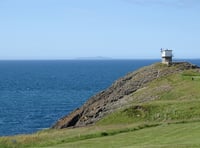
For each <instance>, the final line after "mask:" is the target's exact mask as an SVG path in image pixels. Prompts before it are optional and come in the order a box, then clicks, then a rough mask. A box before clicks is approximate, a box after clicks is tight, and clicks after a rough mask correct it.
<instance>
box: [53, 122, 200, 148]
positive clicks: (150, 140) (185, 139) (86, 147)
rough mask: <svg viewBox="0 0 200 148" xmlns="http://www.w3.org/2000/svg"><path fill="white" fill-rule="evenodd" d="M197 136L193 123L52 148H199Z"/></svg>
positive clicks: (196, 125) (199, 132) (199, 128)
mask: <svg viewBox="0 0 200 148" xmlns="http://www.w3.org/2000/svg"><path fill="white" fill-rule="evenodd" d="M199 136H200V124H199V123H195V122H194V123H185V124H170V125H162V126H157V127H151V128H144V129H141V130H136V131H131V132H126V133H121V134H117V135H113V136H105V137H99V138H93V139H87V140H83V141H77V142H73V143H67V144H61V145H57V146H53V147H52V148H61V147H66V148H67V147H69V148H73V147H74V148H75V147H76V148H79V147H80V148H90V147H91V148H92V147H95V148H102V147H104V148H111V147H115V148H117V147H134V148H172V147H173V148H188V147H190V148H197V147H200V141H199ZM49 148H51V147H49Z"/></svg>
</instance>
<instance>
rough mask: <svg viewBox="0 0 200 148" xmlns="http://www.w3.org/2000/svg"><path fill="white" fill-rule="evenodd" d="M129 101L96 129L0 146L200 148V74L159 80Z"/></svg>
mask: <svg viewBox="0 0 200 148" xmlns="http://www.w3.org/2000/svg"><path fill="white" fill-rule="evenodd" d="M131 97H133V98H134V99H133V101H132V102H130V104H131V105H130V106H129V107H127V108H123V109H121V110H118V111H116V112H114V113H112V114H110V115H108V116H106V117H105V118H103V119H102V120H100V121H99V122H98V123H96V125H93V126H89V127H83V128H75V129H63V130H52V129H47V130H43V131H40V132H37V133H35V134H31V135H18V136H11V137H1V138H0V148H23V147H49V148H50V147H51V148H57V147H58V148H60V147H70V148H71V147H77V148H78V147H83V148H84V147H87V148H88V147H95V148H98V147H101V148H102V147H136V148H137V147H138V148H140V147H141V148H142V147H144V148H149V147H150V148H151V147H152V148H191V147H194V148H195V147H200V140H199V137H200V74H199V72H197V71H196V70H187V71H184V72H183V73H180V74H173V75H170V76H168V77H165V78H158V79H157V80H155V81H152V82H151V83H150V84H148V85H147V86H145V88H143V89H141V90H139V91H136V92H135V93H133V94H132V95H131ZM146 97H147V98H148V99H146ZM144 100H148V101H144Z"/></svg>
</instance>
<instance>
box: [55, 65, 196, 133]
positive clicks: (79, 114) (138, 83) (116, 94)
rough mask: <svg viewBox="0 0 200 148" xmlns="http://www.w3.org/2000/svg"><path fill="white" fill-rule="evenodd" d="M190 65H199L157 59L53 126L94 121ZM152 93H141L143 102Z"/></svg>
mask: <svg viewBox="0 0 200 148" xmlns="http://www.w3.org/2000/svg"><path fill="white" fill-rule="evenodd" d="M188 69H198V70H199V68H198V67H197V66H195V65H192V64H190V63H187V62H180V63H173V64H171V65H170V66H167V65H163V64H161V63H156V64H153V65H150V66H147V67H143V68H141V69H139V70H137V71H135V72H131V73H129V74H127V75H126V76H124V77H123V78H120V79H119V80H117V81H116V82H114V83H113V85H111V86H110V87H109V88H108V89H106V90H105V91H102V92H100V93H98V94H96V95H95V96H93V97H91V98H90V99H89V100H88V101H87V102H86V103H85V104H84V105H83V106H81V107H80V108H77V109H76V110H74V111H73V112H72V113H70V114H69V115H67V116H65V117H63V118H61V119H60V120H59V121H57V123H56V124H55V125H53V126H52V128H56V129H61V128H67V127H79V126H86V125H90V124H94V123H95V122H97V121H98V120H100V119H102V118H103V117H104V116H106V115H108V114H109V113H111V112H114V111H116V110H117V109H120V108H123V107H126V106H128V105H129V102H130V101H133V100H134V99H135V98H134V96H133V95H132V94H133V93H134V92H136V91H139V90H140V89H142V88H144V87H146V86H147V85H148V83H150V82H152V81H153V80H155V79H158V78H161V77H164V76H167V75H170V74H173V73H181V72H183V71H184V70H188ZM152 99H154V98H152V97H151V96H148V95H147V96H145V97H142V99H141V102H145V101H149V100H152Z"/></svg>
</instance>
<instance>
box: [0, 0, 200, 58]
mask: <svg viewBox="0 0 200 148" xmlns="http://www.w3.org/2000/svg"><path fill="white" fill-rule="evenodd" d="M162 47H163V48H169V49H172V50H174V56H175V58H200V0H0V59H68V58H77V57H97V56H102V57H112V58H132V59H135V58H142V59H145V58H160V48H162Z"/></svg>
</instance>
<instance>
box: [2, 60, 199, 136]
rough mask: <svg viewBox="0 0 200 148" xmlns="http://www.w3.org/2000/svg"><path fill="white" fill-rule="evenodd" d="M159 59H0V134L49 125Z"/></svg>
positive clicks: (34, 129)
mask: <svg viewBox="0 0 200 148" xmlns="http://www.w3.org/2000/svg"><path fill="white" fill-rule="evenodd" d="M158 61H160V60H63V61H62V60H60V61H59V60H58V61H56V60H55V61H0V136H8V135H16V134H27V133H33V132H36V131H38V130H41V129H44V128H49V127H51V126H52V125H53V124H54V123H55V122H56V121H57V120H58V119H59V118H61V117H62V116H64V115H66V114H68V113H70V112H71V111H73V110H74V109H75V108H77V107H80V106H81V105H82V104H83V103H84V102H85V101H87V99H88V98H90V97H91V96H92V95H94V94H96V93H98V92H100V91H102V90H104V89H106V88H107V87H109V86H110V85H111V84H112V83H113V82H114V81H115V80H117V79H118V78H120V77H122V76H124V75H125V74H127V73H129V72H132V71H134V70H136V69H138V68H140V67H143V66H147V65H150V64H152V63H155V62H158ZM186 61H190V62H192V63H194V64H197V65H200V60H186Z"/></svg>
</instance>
